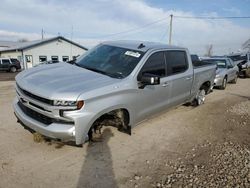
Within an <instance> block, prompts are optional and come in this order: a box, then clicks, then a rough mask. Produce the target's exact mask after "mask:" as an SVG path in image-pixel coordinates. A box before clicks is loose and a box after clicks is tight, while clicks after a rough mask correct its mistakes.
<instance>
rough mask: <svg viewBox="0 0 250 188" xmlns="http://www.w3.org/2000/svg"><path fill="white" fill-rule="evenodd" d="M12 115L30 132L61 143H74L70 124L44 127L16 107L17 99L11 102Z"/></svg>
mask: <svg viewBox="0 0 250 188" xmlns="http://www.w3.org/2000/svg"><path fill="white" fill-rule="evenodd" d="M13 107H14V113H15V115H16V117H17V119H18V120H19V121H20V123H22V124H23V125H25V127H27V128H28V129H30V130H33V131H35V132H39V133H40V134H42V135H44V136H47V137H50V138H54V139H60V140H62V141H75V126H74V125H70V124H60V123H52V124H50V125H45V124H43V123H41V122H39V121H36V120H35V119H33V118H31V117H29V116H27V115H26V114H25V113H24V112H23V111H22V109H21V108H20V107H19V106H18V100H17V98H16V99H15V100H14V102H13Z"/></svg>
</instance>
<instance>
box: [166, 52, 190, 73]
mask: <svg viewBox="0 0 250 188" xmlns="http://www.w3.org/2000/svg"><path fill="white" fill-rule="evenodd" d="M166 62H167V75H168V76H169V75H173V74H178V73H182V72H185V71H186V70H187V69H188V61H187V56H186V52H184V51H167V52H166Z"/></svg>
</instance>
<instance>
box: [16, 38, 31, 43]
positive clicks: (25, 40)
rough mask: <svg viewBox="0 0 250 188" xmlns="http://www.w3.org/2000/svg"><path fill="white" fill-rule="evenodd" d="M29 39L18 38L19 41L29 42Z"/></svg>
mask: <svg viewBox="0 0 250 188" xmlns="http://www.w3.org/2000/svg"><path fill="white" fill-rule="evenodd" d="M28 41H29V40H28V39H25V38H21V39H19V40H18V42H28Z"/></svg>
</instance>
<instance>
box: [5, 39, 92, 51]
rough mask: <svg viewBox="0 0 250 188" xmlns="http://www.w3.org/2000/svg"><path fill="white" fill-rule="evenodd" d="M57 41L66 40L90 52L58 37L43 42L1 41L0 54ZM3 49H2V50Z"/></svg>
mask: <svg viewBox="0 0 250 188" xmlns="http://www.w3.org/2000/svg"><path fill="white" fill-rule="evenodd" d="M55 40H64V41H67V42H69V43H71V44H73V45H75V46H78V47H79V48H82V49H84V50H88V49H87V48H86V47H84V46H82V45H80V44H77V43H75V42H73V41H71V40H68V39H66V38H64V37H61V36H58V37H53V38H49V39H43V40H35V41H28V42H9V41H0V52H7V51H22V50H26V49H29V48H33V47H36V46H40V45H43V44H46V43H49V42H52V41H55ZM1 48H2V49H1Z"/></svg>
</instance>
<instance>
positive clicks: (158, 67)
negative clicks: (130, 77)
mask: <svg viewBox="0 0 250 188" xmlns="http://www.w3.org/2000/svg"><path fill="white" fill-rule="evenodd" d="M165 70H166V67H165V57H164V52H156V53H154V54H152V55H151V56H150V57H149V58H148V60H147V61H146V63H145V64H144V65H143V67H142V69H141V71H140V73H139V75H138V79H140V77H141V76H142V75H143V74H145V73H148V74H153V75H156V76H159V77H164V76H166V71H165Z"/></svg>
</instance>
